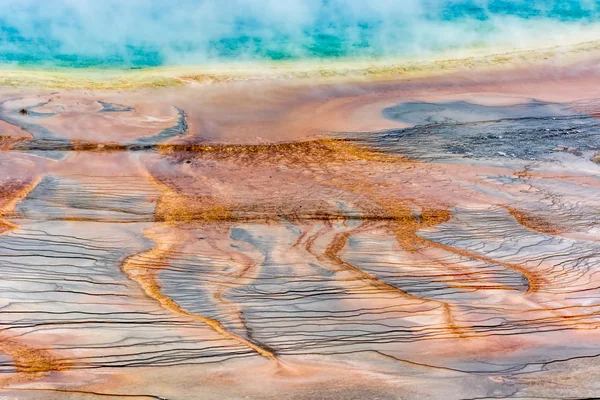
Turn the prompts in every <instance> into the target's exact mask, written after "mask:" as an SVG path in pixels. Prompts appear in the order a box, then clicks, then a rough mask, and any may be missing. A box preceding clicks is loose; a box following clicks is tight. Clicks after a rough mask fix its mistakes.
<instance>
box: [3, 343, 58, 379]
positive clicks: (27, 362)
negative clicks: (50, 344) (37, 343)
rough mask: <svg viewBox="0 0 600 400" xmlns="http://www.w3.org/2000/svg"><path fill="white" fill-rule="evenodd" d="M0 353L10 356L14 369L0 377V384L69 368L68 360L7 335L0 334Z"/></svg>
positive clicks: (36, 377)
mask: <svg viewBox="0 0 600 400" xmlns="http://www.w3.org/2000/svg"><path fill="white" fill-rule="evenodd" d="M0 353H2V354H6V355H8V356H9V357H11V359H12V362H13V364H14V366H15V370H16V374H15V375H12V376H10V377H8V378H4V379H0V386H6V385H10V384H17V383H24V382H28V381H32V380H36V379H40V378H43V377H44V376H46V375H48V374H49V373H50V372H54V371H64V370H66V369H68V368H69V363H68V362H66V361H63V360H60V359H57V358H56V357H55V356H54V355H52V354H51V353H50V352H48V351H46V350H42V349H36V348H34V347H31V346H28V345H26V344H24V343H22V342H20V341H18V340H16V339H12V338H9V337H4V336H0Z"/></svg>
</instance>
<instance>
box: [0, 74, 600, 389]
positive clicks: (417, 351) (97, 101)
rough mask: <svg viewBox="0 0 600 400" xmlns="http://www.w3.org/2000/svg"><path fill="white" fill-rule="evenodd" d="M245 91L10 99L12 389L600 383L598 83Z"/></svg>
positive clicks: (6, 316)
mask: <svg viewBox="0 0 600 400" xmlns="http://www.w3.org/2000/svg"><path fill="white" fill-rule="evenodd" d="M410 87H411V88H412V89H410V90H413V91H414V93H412V92H411V93H412V96H413V97H415V98H416V97H426V95H427V93H428V92H427V91H425V92H423V93H421V92H419V90H418V89H419V88H418V87H417V89H415V88H414V87H413V86H410ZM424 87H425V88H428V86H427V85H426V84H424ZM359 89H360V90H359ZM214 90H221V88H217V89H214ZM229 90H231V94H229V96H231V98H230V99H229V98H228V97H227V96H226V95H225V94H223V92H220V91H219V92H216V94H213V97H211V96H209V95H208V94H207V92H209V89H206V88H203V90H202V92H201V93H196V92H193V91H188V92H185V96H184V97H183V98H179V97H177V96H175V95H173V96H170V97H168V100H169V101H168V102H166V100H165V99H166V98H167V97H165V96H164V95H163V93H158V94H157V95H156V96H155V97H151V96H150V95H148V94H143V95H138V94H131V95H121V94H119V95H118V96H117V95H114V94H107V93H102V92H99V93H91V94H76V95H74V94H69V93H64V94H63V93H60V94H31V95H29V96H25V97H24V96H23V95H22V94H20V95H19V96H18V97H17V96H12V95H10V94H7V95H6V96H5V97H6V98H5V99H4V102H3V103H2V108H1V109H0V119H2V121H3V122H4V123H5V124H6V125H0V128H2V129H4V132H5V134H4V135H3V136H6V137H10V138H12V139H11V140H10V141H9V140H6V141H5V142H2V150H1V151H0V183H1V185H2V186H1V188H2V189H1V191H0V274H1V275H2V277H3V282H2V288H3V290H2V291H1V294H0V307H1V312H0V319H1V322H2V327H3V330H2V332H1V333H0V396H1V397H3V398H7V399H29V398H31V399H34V398H35V399H55V398H61V399H62V398H64V399H86V398H99V397H111V398H119V397H124V398H140V399H197V398H203V399H223V398H232V399H238V398H256V399H313V398H325V399H365V398H368V399H371V398H373V399H375V398H379V399H398V398H418V399H420V398H422V399H432V398H440V399H441V398H443V399H480V398H556V397H560V398H586V397H594V396H597V393H598V390H599V388H598V385H597V383H596V382H597V380H594V379H592V378H590V377H594V376H596V375H598V373H599V371H600V364H599V363H598V357H600V354H599V351H598V349H597V342H598V332H597V328H598V326H600V320H599V316H600V314H599V311H600V282H599V281H598V274H597V269H598V268H599V267H600V256H599V254H600V230H599V229H598V226H599V225H598V224H599V222H600V213H599V211H598V210H600V182H599V181H598V172H599V169H598V168H599V167H598V166H597V165H596V164H594V163H593V162H591V161H590V158H591V157H592V156H593V152H594V151H595V149H597V146H598V145H600V143H598V142H597V140H598V138H597V135H596V129H597V128H596V126H597V122H596V121H597V120H596V119H595V118H594V117H593V115H594V110H595V104H596V102H595V101H594V100H593V99H592V100H590V98H589V96H587V97H586V100H585V102H582V101H572V100H570V101H565V102H563V103H558V102H551V101H546V102H545V101H541V100H540V101H529V100H526V101H520V102H513V103H514V104H512V105H510V104H509V105H502V106H491V105H479V104H477V103H474V102H473V100H472V99H470V100H469V101H466V100H464V101H457V100H451V101H450V100H440V99H431V100H430V101H427V102H425V101H420V102H414V101H409V99H408V96H407V94H406V91H407V90H409V89H407V88H403V87H402V86H401V85H400V88H395V87H393V88H391V89H389V90H388V91H385V92H384V91H383V90H382V89H380V88H378V87H375V88H370V89H369V90H366V89H365V88H357V89H352V90H350V89H349V88H348V87H347V86H344V87H341V88H340V87H336V86H334V87H333V88H332V89H330V92H327V91H326V90H325V89H323V88H321V89H320V90H321V92H319V93H320V94H319V96H321V97H319V96H317V95H315V93H314V91H313V90H312V89H311V91H308V93H309V94H310V95H306V93H305V92H302V91H301V90H299V92H298V96H296V97H292V96H291V95H290V93H295V92H293V91H292V92H288V89H286V90H285V91H284V92H283V93H285V94H286V96H290V97H289V98H291V99H292V100H289V98H288V97H286V96H282V97H277V96H275V95H274V94H271V95H272V96H273V98H276V97H277V98H278V101H277V103H279V104H281V105H280V106H277V107H279V108H276V107H275V106H274V103H275V101H274V100H273V101H268V102H266V103H265V104H262V105H261V103H260V102H258V101H257V99H256V98H255V97H253V96H252V95H250V94H247V96H248V98H241V96H240V93H239V92H236V91H234V90H233V89H229ZM394 90H396V91H394ZM423 90H424V89H423ZM454 90H455V89H454ZM472 90H473V89H472V88H470V89H469V93H471V92H472ZM466 91H467V90H466V89H465V92H466ZM244 93H245V92H244ZM265 93H266V92H265ZM265 93H261V94H260V96H265ZM276 93H277V94H281V93H282V92H280V91H276ZM209 94H210V93H209ZM217 94H218V96H217ZM226 94H227V92H226ZM458 95H464V96H465V97H467V95H466V94H462V93H458ZM59 96H60V97H59ZM194 96H198V98H200V99H202V100H203V103H201V104H202V105H203V107H205V108H204V109H201V110H200V111H198V109H195V108H193V107H189V105H190V104H196V102H195V100H196V98H195V97H194ZM303 96H304V97H303ZM383 96H388V97H387V98H386V101H385V103H386V104H387V105H386V106H385V107H384V106H382V104H383V103H381V102H382V100H381V98H380V97H383ZM456 96H457V94H456V93H454V97H456ZM488 97H489V96H488ZM494 98H495V97H494ZM227 99H229V101H230V102H231V103H229V102H228V101H226V100H227ZM299 99H300V100H299ZM315 99H317V100H318V101H317V100H315ZM500 100H502V101H504V102H506V101H505V100H504V99H502V98H500ZM392 102H393V103H394V104H400V106H390V105H389V103H392ZM198 104H200V103H198ZM186 105H187V106H188V107H184V106H186ZM365 105H366V106H365ZM228 107H229V108H230V109H233V110H242V111H243V112H240V114H235V120H233V121H230V120H227V119H226V118H225V117H224V115H225V114H226V113H225V111H227V110H229V108H228ZM261 107H264V109H262V112H261V113H256V112H255V111H256V109H261ZM363 107H367V108H366V109H367V110H376V111H377V112H376V114H377V118H380V117H382V116H383V115H385V117H387V118H388V120H387V121H390V118H392V119H393V120H398V121H400V122H402V123H404V124H414V125H415V126H414V127H412V128H403V129H395V130H387V131H373V132H369V133H368V134H367V133H361V134H356V133H354V134H348V133H347V132H357V131H360V130H359V129H347V128H349V127H351V126H350V125H344V123H346V121H349V120H352V118H351V117H353V116H355V115H358V116H359V117H357V118H356V120H357V121H358V122H354V123H355V124H356V125H354V126H364V119H365V118H366V117H365V115H371V114H369V113H368V112H366V111H364V110H365V109H364V108H363ZM21 108H27V109H28V110H31V111H32V112H36V113H39V114H44V115H32V114H27V115H21V114H19V113H18V110H19V109H21ZM206 109H209V110H220V109H223V110H225V111H223V112H222V113H217V114H215V115H212V113H210V112H206ZM598 109H600V107H599V108H598ZM382 110H383V111H382ZM45 114H51V115H45ZM231 115H234V114H231ZM307 115H308V116H312V117H311V118H307V117H306V116H307ZM327 115H329V116H330V118H329V119H327V118H325V117H326V116H327ZM339 115H341V116H342V117H340V116H339ZM336 116H338V117H337V118H339V119H340V121H335V118H336ZM317 117H318V118H317ZM232 118H233V117H232ZM373 118H375V117H373ZM90 120H91V121H92V122H93V124H91V125H90V124H89V121H90ZM280 121H286V122H289V121H301V122H302V123H300V122H297V124H296V125H294V124H291V125H285V124H284V125H282V124H281V123H280ZM324 121H325V122H326V123H327V125H326V126H323V127H322V131H321V132H319V135H316V136H311V137H310V140H307V139H306V137H305V135H306V134H307V132H308V133H310V135H313V131H314V128H315V126H318V124H316V122H318V123H319V124H322V123H325V122H324ZM334 122H335V124H334ZM384 122H386V121H384ZM288 126H289V127H290V130H291V132H286V133H285V134H286V135H292V134H294V135H297V137H298V138H297V139H296V140H285V141H274V140H271V139H269V138H273V137H276V135H277V132H280V131H281V130H282V129H284V128H286V127H288ZM334 126H335V127H340V128H339V129H338V132H333V133H332V132H331V131H333V129H332V127H334ZM228 128H232V129H233V128H235V129H236V131H235V134H236V135H237V134H240V133H242V132H246V129H251V130H252V132H258V131H261V132H262V134H263V136H262V139H258V138H255V140H254V142H253V143H247V141H248V140H249V139H248V137H243V138H242V139H243V140H239V141H238V140H233V139H230V136H228V135H231V134H232V133H231V132H230V131H229V130H228ZM292 128H293V129H292ZM342 128H344V129H342ZM324 131H329V132H330V133H329V134H327V135H324V134H323V132H324ZM22 132H23V133H22ZM340 132H346V133H340ZM19 134H21V135H20V136H19ZM339 136H343V137H344V138H343V139H341V138H340V137H339ZM286 137H287V136H286ZM215 138H219V140H217V139H215ZM265 138H267V139H265ZM300 138H302V140H301V139H300ZM234 139H235V138H234ZM244 141H246V142H244ZM41 143H43V146H42V145H41ZM460 149H464V152H462V150H460ZM500 153H504V154H500ZM49 155H52V156H49ZM466 156H468V157H466ZM440 161H443V162H440ZM582 371H585V373H583V372H582Z"/></svg>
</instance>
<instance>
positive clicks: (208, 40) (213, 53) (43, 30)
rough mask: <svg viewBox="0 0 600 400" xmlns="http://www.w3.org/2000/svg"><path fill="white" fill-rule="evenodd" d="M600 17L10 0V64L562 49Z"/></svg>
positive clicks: (313, 1)
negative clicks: (531, 45)
mask: <svg viewBox="0 0 600 400" xmlns="http://www.w3.org/2000/svg"><path fill="white" fill-rule="evenodd" d="M599 9H600V0H588V1H585V0H556V1H550V0H548V1H541V0H538V1H536V0H489V1H482V0H398V1H392V0H370V1H366V0H364V1H363V0H360V1H359V0H221V1H217V0H205V1H202V0H180V1H175V0H171V1H166V0H144V1H141V0H130V1H117V0H97V1H88V0H79V1H68V0H46V1H45V2H41V1H37V0H22V1H16V0H3V2H2V7H1V9H0V63H4V64H16V65H25V66H35V65H40V66H44V67H47V66H54V67H89V66H94V67H118V68H143V67H151V66H161V65H178V64H203V63H214V62H231V61H246V60H253V61H256V60H258V61H260V60H304V59H322V60H325V61H326V60H327V59H337V58H344V57H350V58H367V59H378V58H383V57H403V56H406V57H409V56H420V55H429V54H434V53H436V52H439V51H447V50H453V49H461V48H471V47H486V46H494V45H502V46H519V45H523V44H527V43H528V42H529V41H531V40H534V39H540V37H544V38H547V40H548V41H549V42H550V43H553V42H556V43H557V44H560V43H561V42H563V41H565V40H567V39H569V40H571V41H572V40H573V36H575V35H578V34H579V32H581V31H582V29H586V28H590V27H594V26H596V25H597V24H598V25H599V26H600V15H599Z"/></svg>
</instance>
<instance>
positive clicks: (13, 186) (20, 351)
mask: <svg viewBox="0 0 600 400" xmlns="http://www.w3.org/2000/svg"><path fill="white" fill-rule="evenodd" d="M40 181H41V178H39V177H38V178H36V179H32V180H31V181H29V182H22V181H9V182H5V183H4V184H3V186H2V191H1V192H0V235H2V234H6V233H8V232H10V231H13V230H17V229H19V226H18V225H16V224H14V223H12V222H10V221H7V220H6V219H4V218H6V217H7V216H8V215H9V214H10V213H11V212H12V211H13V210H14V208H15V206H16V205H17V204H18V203H19V202H20V201H21V200H23V199H24V198H25V197H26V196H27V194H28V193H29V192H31V191H32V190H33V189H34V188H35V187H36V186H37V185H38V183H39V182H40ZM0 353H2V354H6V355H8V356H9V357H10V358H11V359H12V362H13V364H14V366H15V370H16V374H15V375H12V376H10V377H8V378H4V379H0V386H6V385H10V384H16V383H23V382H28V381H32V380H36V379H40V378H43V377H44V376H46V375H47V374H49V373H50V372H53V371H63V370H66V369H68V368H69V363H68V362H66V361H63V360H59V359H57V358H56V357H55V356H54V355H52V354H51V353H50V352H49V351H47V350H42V349H37V348H34V347H31V346H29V345H26V344H25V343H23V342H22V341H19V340H17V339H14V338H10V337H7V336H5V335H0Z"/></svg>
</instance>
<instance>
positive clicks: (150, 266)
mask: <svg viewBox="0 0 600 400" xmlns="http://www.w3.org/2000/svg"><path fill="white" fill-rule="evenodd" d="M158 228H159V227H157V228H156V229H158ZM179 231H181V230H179ZM144 234H145V236H146V237H148V238H150V239H152V240H153V241H154V242H155V243H156V246H155V247H154V248H152V249H151V250H148V251H146V252H143V253H140V254H136V255H135V256H131V257H129V258H127V259H126V260H125V262H124V263H123V265H122V266H121V269H122V270H123V272H124V273H125V274H126V275H127V276H128V277H129V278H130V279H132V280H133V281H135V282H137V284H138V285H139V286H140V287H141V288H142V290H143V291H144V293H146V295H147V296H148V297H150V298H152V299H154V300H156V301H157V302H158V303H159V304H160V305H161V307H162V308H164V309H165V310H169V311H171V312H173V313H175V314H179V315H182V316H184V317H188V318H191V319H194V320H196V321H200V322H202V323H204V324H206V325H208V326H209V327H210V328H211V329H213V330H214V331H215V332H217V333H219V334H221V335H223V336H225V337H227V338H229V339H232V340H235V341H237V342H239V343H241V344H243V345H245V346H247V347H249V348H250V349H252V350H253V351H255V352H256V353H258V354H260V355H261V356H263V357H266V358H268V359H270V360H277V356H276V355H275V353H273V352H272V351H270V350H267V349H265V348H263V347H261V346H259V345H257V344H255V343H252V342H250V341H249V340H247V339H244V338H242V337H240V336H238V335H236V334H234V333H231V332H229V331H228V330H227V329H225V327H223V325H222V324H221V323H220V322H219V321H217V320H216V319H213V318H208V317H204V316H202V315H197V314H193V313H190V312H188V311H186V310H184V309H182V308H181V307H180V306H179V304H177V303H176V302H175V301H174V300H173V299H171V298H170V297H168V296H167V295H165V294H163V293H162V291H161V286H160V283H159V280H158V273H159V272H160V270H161V269H163V268H164V267H165V266H167V265H168V263H169V258H170V257H172V256H173V254H174V253H176V252H177V247H178V245H177V244H175V243H185V242H187V241H189V240H186V239H185V238H173V240H172V242H167V241H165V240H164V238H163V237H159V236H158V235H156V234H155V233H154V230H152V229H151V230H147V231H146V232H145V233H144Z"/></svg>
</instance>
